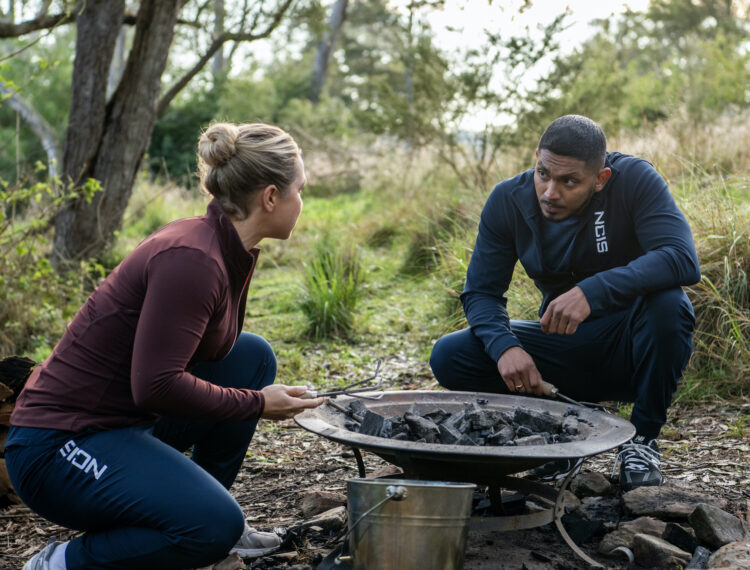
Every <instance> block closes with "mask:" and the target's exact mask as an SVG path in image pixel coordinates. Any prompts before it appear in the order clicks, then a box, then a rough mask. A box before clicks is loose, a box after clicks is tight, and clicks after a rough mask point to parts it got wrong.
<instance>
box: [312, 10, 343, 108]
mask: <svg viewBox="0 0 750 570" xmlns="http://www.w3.org/2000/svg"><path fill="white" fill-rule="evenodd" d="M348 4H349V0H336V3H335V4H334V5H333V8H332V9H331V17H330V18H329V19H328V30H326V32H325V34H324V35H323V39H322V40H320V42H319V43H318V50H317V52H316V53H315V61H314V62H313V76H312V82H311V85H310V101H312V102H313V103H317V102H318V101H319V100H320V93H321V92H322V91H323V86H324V85H325V83H326V78H327V77H328V63H329V62H330V61H331V52H332V51H333V46H334V45H335V44H336V38H337V37H338V34H339V31H340V30H341V26H342V25H343V24H344V20H345V19H346V7H347V5H348Z"/></svg>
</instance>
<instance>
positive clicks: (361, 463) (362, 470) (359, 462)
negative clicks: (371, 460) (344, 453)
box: [352, 447, 367, 479]
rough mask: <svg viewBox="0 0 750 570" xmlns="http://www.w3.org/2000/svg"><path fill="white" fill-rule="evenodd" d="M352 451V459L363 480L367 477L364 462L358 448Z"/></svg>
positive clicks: (353, 448)
mask: <svg viewBox="0 0 750 570" xmlns="http://www.w3.org/2000/svg"><path fill="white" fill-rule="evenodd" d="M352 451H353V452H354V459H356V460H357V469H358V470H359V476H360V477H361V478H363V479H364V478H365V477H366V476H367V471H365V462H364V460H363V459H362V452H361V451H360V450H359V448H358V447H352Z"/></svg>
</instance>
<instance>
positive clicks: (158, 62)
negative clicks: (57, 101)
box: [51, 0, 182, 268]
mask: <svg viewBox="0 0 750 570" xmlns="http://www.w3.org/2000/svg"><path fill="white" fill-rule="evenodd" d="M181 5H182V2H181V0H144V1H143V2H142V3H141V7H140V9H139V11H138V16H137V18H136V24H135V38H134V40H133V47H132V49H131V52H130V57H129V58H128V64H127V67H126V68H125V73H124V74H123V77H122V79H121V81H120V84H119V86H118V88H117V90H116V91H115V93H114V95H113V97H112V100H111V101H110V102H109V104H107V103H106V101H105V93H106V85H107V76H108V72H109V64H110V62H111V60H112V54H113V51H114V45H115V41H116V39H117V32H118V31H119V27H120V25H121V23H122V19H123V11H124V0H89V1H88V2H87V3H86V6H85V8H84V10H83V12H82V13H80V14H79V15H78V17H77V25H78V33H77V40H76V60H75V63H74V71H73V102H72V104H71V111H70V118H69V123H68V130H67V132H66V138H65V151H64V152H65V155H64V161H63V162H64V171H63V174H64V177H65V179H66V180H67V181H69V182H70V183H71V184H74V185H78V184H79V183H81V182H83V181H85V180H86V179H88V178H95V179H97V180H99V182H100V183H101V186H102V188H103V191H102V192H97V193H96V194H95V195H94V197H93V199H92V200H91V202H87V201H86V200H83V199H79V200H77V201H75V202H73V203H71V204H70V205H68V206H67V207H66V208H65V209H63V210H62V211H61V212H60V213H59V214H58V215H57V217H56V218H55V240H54V246H53V251H52V256H51V258H52V263H53V265H54V266H55V267H58V268H61V266H64V265H65V264H66V263H67V262H68V261H72V260H77V259H81V258H83V257H90V256H92V255H95V254H96V253H98V252H100V251H101V250H102V249H103V248H104V246H105V245H106V243H107V241H108V239H109V238H110V237H111V236H112V234H113V232H114V231H116V230H118V229H119V228H120V224H121V223H122V215H123V213H124V211H125V206H126V205H127V203H128V199H129V198H130V193H131V190H132V187H133V182H134V179H135V175H136V172H137V171H138V167H139V165H140V162H141V159H142V158H143V155H144V153H145V152H146V148H147V145H148V141H149V139H150V137H151V131H152V130H153V126H154V122H155V121H156V101H157V100H158V97H159V92H160V91H161V75H162V72H163V71H164V67H165V66H166V62H167V55H168V54H169V47H170V45H171V43H172V37H173V34H174V27H175V24H176V22H177V14H178V13H179V11H180V8H181Z"/></svg>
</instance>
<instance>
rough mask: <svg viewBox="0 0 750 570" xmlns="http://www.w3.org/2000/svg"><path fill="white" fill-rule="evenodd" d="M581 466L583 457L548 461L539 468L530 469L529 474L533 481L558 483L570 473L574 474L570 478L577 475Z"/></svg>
mask: <svg viewBox="0 0 750 570" xmlns="http://www.w3.org/2000/svg"><path fill="white" fill-rule="evenodd" d="M581 465H583V457H577V458H573V459H560V460H558V461H548V462H547V463H544V464H542V465H540V466H539V467H534V468H533V469H531V470H530V471H529V474H530V475H531V476H532V477H533V478H534V479H539V480H540V481H559V480H560V479H564V478H565V477H567V476H568V473H570V472H571V471H573V472H574V473H573V475H572V477H575V476H576V475H578V472H579V471H580V470H581Z"/></svg>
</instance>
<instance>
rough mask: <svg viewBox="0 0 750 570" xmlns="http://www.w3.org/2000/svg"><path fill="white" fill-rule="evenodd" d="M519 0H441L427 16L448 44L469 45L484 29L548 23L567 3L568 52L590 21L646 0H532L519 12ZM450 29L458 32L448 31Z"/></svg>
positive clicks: (637, 7) (404, 0)
mask: <svg viewBox="0 0 750 570" xmlns="http://www.w3.org/2000/svg"><path fill="white" fill-rule="evenodd" d="M393 4H394V6H398V5H406V4H408V0H395V1H394V2H393ZM523 4H524V2H523V0H493V1H491V2H490V1H489V0H445V7H444V8H443V9H442V10H433V11H431V12H430V13H429V14H428V15H427V18H426V19H427V21H428V22H429V24H430V26H431V27H432V29H433V30H434V31H435V33H436V34H437V35H438V37H439V38H441V41H444V42H446V43H445V44H443V45H444V46H445V47H448V46H450V45H451V43H452V44H454V45H456V46H457V47H458V46H473V45H477V44H479V43H481V41H482V38H483V30H484V29H492V30H494V31H496V32H498V31H499V32H503V31H506V32H509V33H513V32H516V33H517V32H518V31H520V30H522V29H523V28H524V27H525V26H527V25H528V26H530V27H531V28H532V29H534V28H535V27H536V26H537V24H540V23H548V22H550V21H551V20H553V19H554V17H555V16H557V15H558V14H560V13H561V12H562V11H563V10H564V9H565V7H566V6H567V7H568V8H569V9H570V12H571V15H570V16H569V17H568V19H567V24H568V26H569V27H568V28H567V29H566V30H565V31H563V32H562V33H561V35H560V42H561V47H562V49H563V50H564V51H566V52H569V51H572V50H573V49H574V48H575V46H576V45H578V44H579V43H580V42H581V40H582V39H583V38H586V37H588V36H590V35H591V34H592V33H593V31H594V28H593V27H592V26H591V21H592V20H595V19H601V18H607V17H609V16H613V15H617V14H621V13H623V12H624V11H625V10H626V9H627V8H630V9H631V10H633V11H636V12H640V11H644V10H646V8H647V7H648V0H575V1H571V2H562V1H560V0H532V2H531V6H530V8H528V9H527V10H525V11H524V13H523V14H519V8H520V7H521V6H522V5H523ZM451 28H456V29H459V30H461V31H460V32H453V31H449V29H451Z"/></svg>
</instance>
